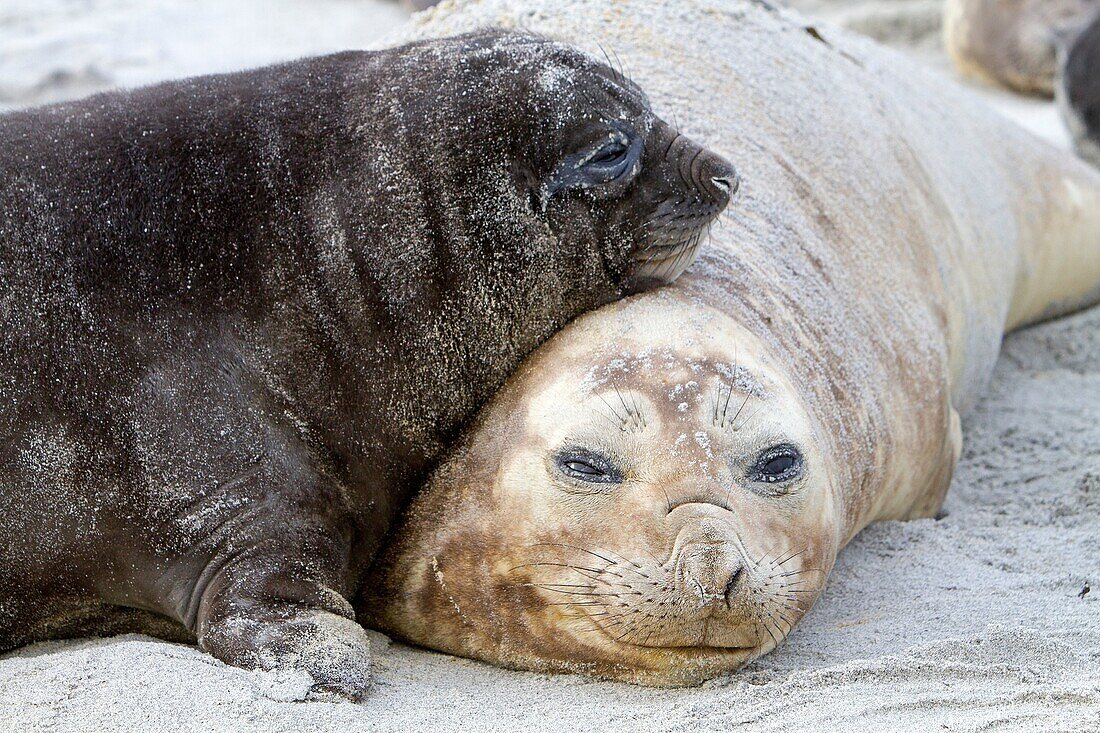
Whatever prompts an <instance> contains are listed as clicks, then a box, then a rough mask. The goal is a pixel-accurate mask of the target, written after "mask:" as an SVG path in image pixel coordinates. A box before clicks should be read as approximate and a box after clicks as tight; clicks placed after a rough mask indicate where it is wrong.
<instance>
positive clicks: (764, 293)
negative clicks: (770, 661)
mask: <svg viewBox="0 0 1100 733" xmlns="http://www.w3.org/2000/svg"><path fill="white" fill-rule="evenodd" d="M551 2H557V0H528V1H527V2H519V1H517V0H512V1H508V0H497V2H491V1H490V0H484V1H483V2H482V3H480V4H477V5H469V6H465V7H464V8H463V9H460V10H459V11H458V12H454V13H452V14H442V13H439V14H437V15H436V16H435V17H434V18H432V19H431V21H430V22H429V23H428V24H427V30H429V31H434V32H449V31H451V30H454V29H461V28H463V27H467V26H469V25H478V24H482V23H486V22H493V21H498V20H501V19H504V18H509V17H512V16H513V14H516V15H518V14H519V12H520V9H521V8H522V9H523V10H525V11H526V12H527V13H529V17H545V18H551V17H552V18H555V19H556V20H554V21H552V22H551V21H547V22H546V23H545V24H544V25H543V26H542V28H541V30H544V31H546V32H550V33H554V34H556V35H560V36H561V37H563V38H567V39H569V38H572V39H576V40H577V41H578V42H583V40H584V39H586V38H600V39H602V42H603V43H605V44H608V45H610V46H611V47H613V48H615V49H616V50H617V52H618V54H619V55H620V57H621V58H622V59H623V61H624V64H625V65H626V67H627V68H629V69H631V70H632V72H633V73H634V74H635V78H637V79H638V80H639V82H640V83H642V84H644V85H645V87H646V89H647V90H649V92H650V93H651V94H652V95H654V99H655V101H656V102H658V103H663V104H668V103H670V102H672V101H674V100H675V101H676V102H677V106H678V109H679V114H680V115H682V116H683V119H687V120H691V121H692V124H693V125H694V126H696V128H697V129H698V130H699V131H703V132H705V134H706V137H707V138H708V139H713V140H716V141H718V142H719V143H720V144H721V146H722V147H723V149H726V150H729V151H731V152H732V154H734V155H735V156H736V159H737V160H738V168H739V169H740V170H741V172H742V174H743V176H744V181H745V183H744V191H743V194H742V196H741V198H740V199H739V203H738V207H737V210H736V212H734V213H732V214H731V216H730V217H729V218H730V219H731V221H730V222H729V223H728V224H727V225H726V226H723V227H722V228H721V229H719V230H718V231H716V234H715V238H714V241H713V244H712V245H711V246H710V247H708V248H707V251H706V253H704V254H703V255H702V256H701V257H700V260H699V261H698V262H697V263H696V265H695V266H694V267H693V269H692V270H691V272H690V273H689V274H688V275H687V276H685V277H684V278H681V280H680V281H678V282H677V283H676V284H675V285H674V286H672V287H670V288H663V289H661V290H659V291H656V292H653V293H647V294H644V295H639V296H637V297H634V298H631V299H629V300H626V301H623V302H621V303H617V304H613V305H610V306H608V307H606V308H602V309H600V310H598V311H596V312H594V313H591V314H588V315H586V316H584V317H582V318H580V319H578V320H577V321H576V322H575V323H573V324H570V326H568V327H567V328H566V329H564V330H563V331H562V332H561V333H560V334H558V335H557V336H556V337H555V338H554V339H552V340H551V341H549V342H548V343H547V344H545V345H544V346H542V347H541V348H540V349H539V350H537V351H536V352H535V354H534V355H533V356H532V357H530V358H529V359H528V360H527V361H526V362H525V364H524V366H523V367H521V368H520V370H519V371H518V372H517V373H516V375H515V376H514V377H513V378H511V379H510V380H509V381H508V383H507V384H506V385H505V387H504V388H503V389H502V390H501V391H500V392H499V393H498V396H497V397H496V398H494V400H493V402H491V403H490V405H489V406H488V407H487V408H486V409H485V410H483V411H482V413H481V415H480V417H479V418H478V419H477V421H476V423H475V427H474V428H473V429H472V430H471V431H470V432H469V433H468V434H467V435H466V436H465V438H464V439H463V440H462V441H461V442H460V444H459V447H458V448H457V449H456V450H455V452H454V453H453V455H451V456H450V457H449V458H448V459H446V460H445V461H444V462H443V463H442V464H441V468H440V469H439V470H438V472H436V473H435V474H434V477H433V479H432V480H431V481H430V483H429V485H428V488H427V489H426V490H425V491H423V492H422V493H421V494H419V495H418V498H417V499H416V500H415V501H414V502H413V504H412V505H411V508H410V512H409V514H408V517H407V520H406V521H405V522H404V523H403V525H402V526H401V527H400V528H399V531H397V532H396V533H395V535H394V537H395V539H394V542H393V544H392V546H390V547H389V548H388V549H387V550H386V551H384V552H383V553H381V554H380V555H379V558H380V561H379V563H378V565H377V566H376V568H375V569H374V572H373V576H372V577H371V578H370V579H369V581H368V582H367V583H365V584H364V587H365V588H368V589H373V590H374V591H375V592H376V595H375V596H374V597H368V598H365V599H364V600H363V605H362V609H361V610H362V618H363V620H364V622H365V623H367V624H368V625H374V626H377V627H378V628H380V629H382V630H384V631H387V632H389V633H391V634H394V635H396V636H399V637H401V638H403V639H407V640H411V641H413V642H416V643H419V644H423V645H426V646H430V647H434V648H437V649H442V650H445V651H448V652H452V653H456V654H462V655H467V656H472V657H477V658H481V659H485V660H488V661H492V662H496V663H499V664H504V665H508V666H512V667H519V668H525V669H537V670H572V671H581V672H589V673H592V674H596V675H600V676H603V677H611V678H617V679H626V680H632V681H637V682H645V683H652V684H663V685H673V684H686V683H692V682H697V681H699V680H700V679H703V678H706V677H708V676H712V675H715V674H718V673H721V672H724V671H728V670H732V669H735V668H737V667H738V666H740V665H742V664H744V663H745V662H746V661H748V660H751V659H753V658H755V657H757V656H759V655H761V654H764V653H766V652H768V651H770V650H771V649H773V648H775V647H776V646H777V645H778V644H779V643H780V642H781V640H782V639H783V638H784V636H785V635H786V634H787V633H789V632H790V630H791V628H792V627H793V626H794V625H795V624H796V623H797V622H798V621H799V620H800V619H801V618H802V616H803V614H804V613H805V612H806V611H807V609H809V608H810V606H811V604H812V603H813V602H814V600H815V599H816V598H817V596H818V594H819V593H820V592H821V589H822V587H823V586H824V583H825V580H826V578H827V576H828V573H829V572H830V570H831V568H832V566H833V563H834V560H835V557H836V553H837V551H838V549H839V548H841V547H842V546H844V544H845V543H847V542H848V541H849V540H850V539H851V538H852V537H853V536H854V535H855V534H856V533H857V532H859V531H860V529H862V528H863V527H865V526H866V525H867V524H868V523H870V522H874V521H877V520H883V519H904V518H912V517H930V516H933V515H935V514H936V512H937V511H938V509H939V507H940V505H941V502H942V500H943V497H944V494H945V492H946V491H947V488H948V484H949V482H950V479H951V475H952V471H953V469H954V466H955V461H956V459H957V457H958V455H959V447H960V440H961V434H960V421H959V414H960V413H963V412H965V411H966V410H967V409H968V408H969V407H970V406H971V405H973V404H974V401H975V399H976V397H977V396H978V395H979V393H980V392H981V390H982V388H983V386H984V385H985V383H986V381H987V379H988V377H989V375H990V372H991V370H992V368H993V365H994V362H995V361H996V358H997V354H998V349H999V346H1000V343H1001V338H1002V336H1003V334H1004V333H1005V332H1006V331H1007V330H1011V329H1013V328H1017V327H1019V326H1022V325H1024V324H1027V323H1030V322H1033V321H1036V320H1039V319H1043V318H1047V317H1050V316H1054V315H1057V314H1058V313H1061V312H1064V311H1067V310H1069V309H1072V308H1075V307H1078V306H1081V305H1084V304H1086V303H1088V302H1091V301H1094V300H1096V299H1097V297H1098V296H1100V175H1098V174H1097V173H1096V172H1095V171H1093V170H1092V169H1091V168H1089V167H1088V166H1087V165H1085V164H1083V163H1081V162H1080V161H1079V160H1077V159H1076V158H1074V157H1073V156H1072V155H1070V154H1069V153H1066V152H1062V151H1057V150H1054V149H1053V148H1051V147H1049V146H1048V145H1046V144H1045V143H1042V142H1040V141H1039V140H1037V139H1035V138H1033V137H1031V136H1030V135H1028V134H1027V133H1025V132H1024V131H1022V130H1020V129H1019V128H1016V127H1015V126H1013V125H1012V124H1010V123H1009V122H1007V121H1004V120H1003V119H1001V118H1000V117H998V116H997V115H995V114H993V113H992V112H989V111H986V109H985V108H984V107H982V106H981V105H980V104H978V103H976V102H974V101H973V100H972V99H971V98H969V97H968V96H967V95H965V94H964V93H962V92H961V91H960V90H958V89H957V88H955V87H953V86H952V85H950V84H946V83H944V82H942V81H937V80H936V78H935V77H932V76H930V75H926V74H925V73H923V72H922V71H921V70H919V69H917V68H914V67H912V66H910V65H908V64H907V62H906V61H905V60H904V59H902V58H900V57H899V56H897V55H896V54H893V53H891V52H889V51H886V50H884V49H882V48H880V47H878V46H875V45H874V44H873V43H871V42H869V41H866V40H863V39H859V38H857V37H855V36H850V35H847V34H844V33H840V32H837V31H831V30H827V29H820V28H818V29H809V28H807V27H805V26H804V25H803V24H802V23H800V22H798V19H797V17H796V16H792V15H790V14H787V13H786V12H774V11H769V10H768V9H766V7H764V6H763V3H756V2H730V1H729V0H683V1H682V2H678V3H672V4H669V3H662V2H658V0H630V1H626V0H624V1H623V2H616V3H614V5H613V7H612V6H610V5H608V4H604V3H600V2H597V1H596V0H592V1H591V2H583V1H581V0H578V1H577V2H575V3H574V7H571V8H570V12H569V13H559V14H556V15H552V14H550V13H549V12H548V8H549V6H550V4H551ZM597 8H598V9H599V11H598V12H597V11H596V9H597ZM588 9H591V10H592V12H591V13H587V12H586V10H588ZM543 11H546V12H543ZM524 17H528V16H527V15H525V16H524ZM594 17H595V18H599V19H600V20H599V22H597V23H593V22H592V21H591V19H592V18H594ZM573 18H585V21H584V22H581V21H575V20H572V19H573ZM776 69H782V73H777V72H776ZM684 79H691V85H692V86H691V92H690V94H686V93H685V92H684V88H683V80H684Z"/></svg>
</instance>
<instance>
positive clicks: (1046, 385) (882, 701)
mask: <svg viewBox="0 0 1100 733" xmlns="http://www.w3.org/2000/svg"><path fill="white" fill-rule="evenodd" d="M791 4H792V5H795V6H798V7H799V9H800V10H802V11H805V12H807V13H812V14H815V16H817V17H819V18H820V19H821V22H834V23H838V24H842V25H845V26H848V27H850V28H852V29H853V30H857V31H861V32H866V33H870V34H871V35H873V36H874V37H876V38H877V39H878V40H880V41H883V42H886V43H888V44H890V45H893V46H895V47H898V48H900V49H902V50H903V51H905V52H906V53H908V54H910V55H912V56H913V57H914V58H916V59H918V60H919V61H920V62H921V63H924V64H926V65H928V66H930V67H932V68H934V69H937V70H938V72H940V73H944V74H948V75H950V74H951V73H952V72H951V70H950V68H949V66H948V65H947V62H946V59H945V58H944V56H943V52H942V48H941V47H940V42H939V36H938V26H937V25H936V23H937V18H938V2H937V0H877V1H876V2H870V1H866V2H863V1H858V0H852V1H850V2H842V1H841V0H832V1H829V0H797V1H796V2H792V3H791ZM406 18H407V13H406V12H405V11H404V10H403V8H402V6H400V5H398V4H397V3H395V2H384V1H382V0H373V1H371V0H319V1H318V0H312V1H311V0H278V1H276V2H264V1H262V0H242V1H241V2H234V3H217V2H214V1H213V0H197V1H196V2H192V3H184V2H179V1H172V0H153V1H150V2H142V3H138V2H137V1H136V0H86V1H85V2H77V3H74V2H65V1H64V0H8V2H6V3H5V4H4V7H3V8H0V109H14V108H18V107H21V106H27V105H32V104H37V103H44V102H49V101H55V100H60V99H66V98H72V97H76V96H81V95H84V94H87V93H91V92H93V91H96V90H99V89H104V88H110V87H113V86H133V85H138V84H144V83H148V82H152V81H155V80H158V79H163V78H170V77H175V76H182V75H187V74H195V73H204V72H209V71H217V70H227V69H233V68H244V67H248V66H254V65H257V64H262V63H266V62H270V61H275V60H279V59H284V58H293V57H297V56H301V55H305V54H312V53H321V52H325V51H330V50H337V49H342V48H351V47H370V46H372V45H378V44H381V43H384V39H385V38H386V37H388V36H389V35H391V34H393V33H394V32H396V31H397V30H398V29H399V28H400V27H401V25H402V24H403V23H404V22H405V20H406ZM971 89H972V90H973V93H974V94H975V95H976V96H979V97H981V98H983V99H984V100H985V101H987V102H988V103H990V104H991V105H992V106H994V107H995V108H996V109H998V110H999V111H1000V112H1001V113H1003V114H1006V115H1008V116H1010V117H1012V118H1013V119H1015V120H1016V121H1018V122H1019V123H1020V124H1022V125H1024V126H1025V127H1027V128H1029V129H1031V130H1032V131H1033V132H1036V133H1037V134H1039V135H1041V136H1042V137H1045V138H1046V139H1048V140H1051V141H1052V142H1054V143H1055V144H1057V145H1061V146H1063V147H1064V146H1066V144H1067V143H1066V135H1065V133H1064V131H1063V130H1062V127H1061V122H1060V120H1059V118H1058V115H1057V112H1056V110H1055V109H1054V107H1053V105H1052V104H1050V103H1047V102H1042V101H1034V100H1027V99H1021V98H1017V97H1012V96H1010V95H1007V94H1003V93H1001V92H998V91H996V90H992V89H988V88H984V87H979V86H971ZM1098 416H1100V308H1093V309H1092V310H1090V311H1086V312H1084V313H1080V314H1077V315H1075V316H1071V317H1069V318H1066V319H1063V320H1060V321H1056V322H1052V323H1048V324H1045V325H1042V326H1038V327H1034V328H1031V329H1028V330H1026V331H1023V332H1020V333H1018V334H1014V335H1012V336H1010V337H1009V338H1008V339H1007V340H1006V343H1005V346H1004V350H1003V352H1002V355H1001V358H1000V361H999V363H998V366H997V369H996V373H995V375H994V378H993V381H992V383H991V385H990V388H989V390H988V392H987V394H986V395H985V397H984V398H983V399H982V400H981V402H980V404H979V406H978V408H977V410H976V411H975V412H974V413H973V414H971V415H970V416H969V417H968V418H967V419H966V421H965V423H964V431H965V436H966V440H965V446H964V452H963V457H962V460H961V462H960V465H959V468H958V471H957V474H956V476H955V479H954V483H953V485H952V488H951V491H950V494H949V496H948V500H947V504H946V511H947V514H946V516H945V517H944V518H942V519H940V520H922V521H917V522H908V523H897V522H891V523H881V524H877V525H873V526H872V527H870V528H869V529H867V530H865V531H864V532H863V533H862V534H860V535H859V536H858V537H857V538H856V540H855V541H853V542H852V543H851V544H850V545H849V546H848V547H847V548H846V549H845V550H844V551H843V552H842V553H841V555H840V558H839V561H838V563H837V566H836V569H835V570H834V573H833V575H832V578H831V580H830V581H829V585H828V588H827V590H826V592H825V594H824V596H823V597H822V599H821V600H820V601H819V602H818V604H817V606H816V607H815V608H814V609H813V610H812V611H811V612H810V613H809V615H808V616H807V617H806V619H805V620H804V621H803V622H802V624H801V625H800V626H799V627H798V628H796V629H795V631H794V632H793V634H792V635H791V637H790V638H789V639H788V640H787V641H786V642H785V643H784V644H783V645H782V646H781V647H780V648H779V649H778V650H777V651H776V652H775V653H773V654H771V655H769V656H767V657H766V658H764V659H762V660H759V661H757V662H756V663H754V664H752V665H751V666H750V667H748V668H746V669H744V670H742V671H741V672H739V673H737V674H735V675H731V676H728V677H724V678H720V679H717V680H713V681H711V682H710V683H707V684H706V685H704V686H702V687H699V688H692V689H686V690H660V689H646V688H641V687H635V686H630V685H625V684H618V683H607V682H598V681H594V680H591V679H586V678H583V677H577V676H546V675H537V674H529V673H517V672H510V671H506V670H500V669H496V668H493V667H490V666H488V665H485V664H481V663H477V662H472V661H469V660H464V659H458V658H454V657H449V656H446V655H442V654H436V653H432V652H428V651H424V650H420V649H415V648H411V647H408V646H405V645H402V644H396V643H390V642H389V641H388V640H387V639H386V638H385V637H383V636H381V635H374V636H373V637H372V641H374V642H377V643H376V644H375V645H374V650H373V653H374V658H373V666H374V673H375V681H374V687H373V690H372V692H371V694H370V695H369V697H368V699H367V700H366V701H365V702H364V703H362V704H359V705H352V704H350V703H341V702H303V700H304V697H305V692H306V688H307V682H306V680H304V679H302V678H300V677H295V676H293V675H280V674H275V673H261V672H247V671H243V670H239V669H235V668H231V667H227V666H225V665H224V664H222V663H220V662H218V661H216V660H214V659H213V658H211V657H209V656H207V655H205V654H203V653H201V652H199V651H198V650H197V649H195V648H193V647H188V646H181V645H175V644H168V643H165V642H161V641H156V640H153V639H150V638H147V637H141V636H133V635H130V636H120V637H115V638H110V639H90V640H76V641H69V642H51V643H43V644H37V645H34V646H32V647H29V648H25V649H20V650H17V651H15V652H10V653H8V654H5V655H0V731H8V730H11V731H93V730H94V731H129V730H155V731H209V730H225V731H257V732H265V733H266V732H269V731H283V730H287V731H289V730H308V731H341V732H343V731H350V730H370V731H391V730H392V731H406V730H432V731H440V732H442V731H452V730H454V731H460V730H487V731H495V730H501V731H504V730H527V731H543V730H545V731H561V730H566V729H577V730H600V731H620V730H621V731H637V730H659V731H711V730H713V731H718V730H744V731H800V730H806V731H832V730H837V731H876V732H877V731H1065V732H1066V733H1069V732H1071V731H1072V732H1073V733H1087V732H1089V731H1100V422H1098V420H1097V417H1098ZM1090 583H1091V585H1090ZM1090 588H1091V591H1090V592H1085V591H1086V590H1087V589H1090Z"/></svg>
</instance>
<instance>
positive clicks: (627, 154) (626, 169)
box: [537, 122, 645, 211]
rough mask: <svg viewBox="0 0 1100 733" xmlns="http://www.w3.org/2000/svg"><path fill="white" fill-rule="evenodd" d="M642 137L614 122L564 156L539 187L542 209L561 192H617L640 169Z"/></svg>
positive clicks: (610, 193)
mask: <svg viewBox="0 0 1100 733" xmlns="http://www.w3.org/2000/svg"><path fill="white" fill-rule="evenodd" d="M644 147H645V140H644V139H643V138H642V136H640V135H638V134H637V133H636V132H634V130H632V129H631V128H630V126H629V125H627V124H626V123H625V122H613V123H611V124H610V125H609V127H608V128H607V129H606V130H605V135H604V137H603V139H602V141H600V142H599V143H596V144H594V145H593V146H592V147H589V148H587V149H584V150H581V151H578V152H574V153H572V154H571V155H567V156H565V157H564V158H563V159H562V160H561V161H560V162H559V163H558V164H557V166H556V167H555V168H554V170H553V171H551V173H550V174H549V175H548V176H547V177H546V179H545V180H544V181H543V183H542V185H541V186H540V187H539V189H538V195H537V204H538V208H539V209H541V210H542V211H545V210H546V207H547V205H548V202H549V201H550V199H552V198H553V197H554V196H556V195H557V194H558V193H560V192H561V191H566V190H587V191H589V192H591V194H592V195H595V196H597V197H601V198H604V197H610V196H617V195H620V194H621V193H622V192H623V191H624V190H625V187H626V186H627V185H628V184H629V183H630V182H631V181H633V180H634V177H635V176H636V175H638V172H639V171H640V170H641V169H642V152H643V149H644Z"/></svg>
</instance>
